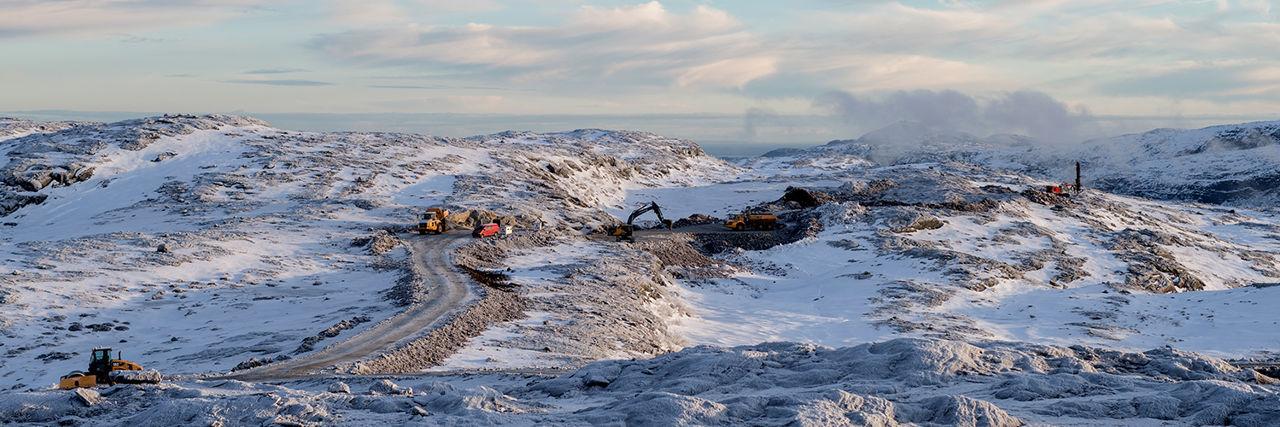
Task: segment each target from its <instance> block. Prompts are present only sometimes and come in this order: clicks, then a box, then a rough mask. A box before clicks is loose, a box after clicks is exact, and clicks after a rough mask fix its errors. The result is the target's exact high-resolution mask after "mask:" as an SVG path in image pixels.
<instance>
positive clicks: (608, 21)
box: [311, 1, 775, 87]
mask: <svg viewBox="0 0 1280 427" xmlns="http://www.w3.org/2000/svg"><path fill="white" fill-rule="evenodd" d="M311 46H312V47H314V48H316V49H318V50H320V51H323V52H324V53H326V54H327V55H329V56H330V57H332V58H335V59H338V60H342V61H345V62H350V63H356V64H364V65H371V66H409V67H423V66H440V67H459V68H465V69H470V70H474V71H475V72H476V73H480V74H483V75H486V76H489V77H491V78H498V79H503V80H507V81H515V82H523V83H544V84H547V83H549V84H555V83H557V82H563V81H567V80H573V81H575V82H576V83H592V84H596V83H600V82H611V83H619V82H624V83H628V84H634V83H640V84H645V83H648V84H653V83H658V84H669V83H677V84H679V85H681V86H711V87H737V86H741V85H743V84H745V83H746V82H749V81H751V80H753V79H755V78H759V77H761V76H764V75H768V74H770V73H772V72H774V63H775V60H774V59H773V58H772V57H770V56H768V55H766V54H758V52H760V51H762V50H763V49H762V46H761V44H760V43H759V41H758V40H756V38H755V37H754V36H752V35H751V34H750V33H748V32H747V31H745V28H744V27H743V26H742V24H741V23H740V22H738V21H737V20H736V19H734V18H733V17H732V16H730V15H729V14H728V13H727V12H725V11H723V10H719V9H715V8H711V7H708V6H697V7H695V8H693V9H692V10H690V11H688V12H687V13H676V12H672V11H669V10H667V8H665V7H664V6H663V5H662V4H661V3H658V2H656V1H655V2H649V3H644V4H639V5H634V6H620V7H595V6H583V7H581V8H580V9H578V10H577V11H576V12H575V13H573V14H572V15H571V16H570V17H569V18H568V19H566V20H565V21H564V22H562V23H560V25H558V26H550V27H523V26H522V27H517V26H494V25H484V24H468V25H465V26H460V27H439V26H396V27H391V28H384V29H366V30H353V31H348V32H342V33H335V34H325V35H321V36H319V37H317V38H316V39H315V40H313V42H312V43H311Z"/></svg>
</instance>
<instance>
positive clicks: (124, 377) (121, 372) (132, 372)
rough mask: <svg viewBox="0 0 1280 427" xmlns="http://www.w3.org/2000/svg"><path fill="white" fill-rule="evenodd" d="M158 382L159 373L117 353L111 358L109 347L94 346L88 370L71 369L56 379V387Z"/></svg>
mask: <svg viewBox="0 0 1280 427" xmlns="http://www.w3.org/2000/svg"><path fill="white" fill-rule="evenodd" d="M158 382H160V374H159V373H157V372H155V371H144V370H143V369H142V365H139V364H137V363H135V362H131V361H128V360H124V359H123V358H121V355H120V354H119V353H117V354H116V357H115V358H114V359H113V358H111V349H109V348H95V349H93V352H91V353H90V354H89V370H88V371H85V372H81V371H73V372H71V373H69V374H66V375H63V376H62V379H60V380H59V381H58V388H60V389H63V390H71V389H74V388H82V387H83V388H89V387H96V386H98V385H113V384H155V383H158Z"/></svg>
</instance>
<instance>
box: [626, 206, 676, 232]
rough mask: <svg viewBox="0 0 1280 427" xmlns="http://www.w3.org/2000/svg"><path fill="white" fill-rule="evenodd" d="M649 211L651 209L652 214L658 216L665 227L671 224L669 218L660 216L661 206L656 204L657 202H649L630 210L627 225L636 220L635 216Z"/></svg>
mask: <svg viewBox="0 0 1280 427" xmlns="http://www.w3.org/2000/svg"><path fill="white" fill-rule="evenodd" d="M649 211H653V214H654V215H657V216H658V221H661V222H662V225H664V226H666V227H667V229H670V228H671V224H672V223H671V220H669V219H667V218H666V217H664V216H662V206H658V202H649V204H647V205H644V206H642V207H641V208H640V209H636V210H635V211H634V212H631V216H629V217H627V225H632V224H634V223H635V221H636V218H638V217H640V215H644V214H645V213H648V212H649Z"/></svg>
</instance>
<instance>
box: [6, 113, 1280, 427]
mask: <svg viewBox="0 0 1280 427" xmlns="http://www.w3.org/2000/svg"><path fill="white" fill-rule="evenodd" d="M0 123H7V124H9V125H10V126H11V127H12V130H9V131H0V132H7V133H2V134H5V135H11V136H10V137H8V138H6V139H2V140H0V152H3V153H4V158H5V159H6V161H5V163H4V164H3V166H2V169H0V180H3V185H2V189H0V200H2V201H0V206H7V208H6V209H8V210H7V211H6V212H3V213H0V232H2V233H0V272H3V273H5V274H3V275H0V308H2V309H3V310H0V333H2V336H0V351H5V352H6V354H7V357H6V358H5V359H3V360H0V388H3V389H6V390H7V393H4V394H5V395H4V396H3V397H0V423H34V424H40V423H54V422H63V423H68V424H71V423H93V424H105V425H113V424H114V425H126V424H127V425H137V424H141V425H170V424H184V423H186V424H190V423H201V424H203V423H209V424H266V423H277V424H295V425H310V424H316V425H324V424H353V425H368V424H375V423H391V424H406V423H425V424H474V423H489V424H509V425H529V424H554V423H566V424H591V425H598V424H623V423H631V424H649V423H651V424H663V425H665V424H724V425H737V424H766V425H775V424H777V425H783V424H786V425H791V424H794V425H828V424H842V423H843V424H875V425H898V424H920V425H952V424H956V425H1010V426H1012V425H1024V424H1033V425H1039V424H1051V425H1132V424H1150V425H1158V424H1161V423H1180V424H1224V423H1228V422H1230V423H1238V424H1245V425H1272V424H1275V423H1276V422H1280V389H1277V386H1276V385H1275V384H1276V383H1277V380H1275V379H1273V378H1271V377H1269V376H1268V373H1269V374H1276V372H1274V371H1269V370H1267V369H1265V368H1258V370H1255V369H1253V368H1251V367H1249V366H1247V365H1243V364H1234V363H1229V362H1228V361H1226V360H1224V359H1251V360H1257V361H1264V362H1265V361H1268V360H1272V359H1274V358H1275V357H1276V354H1275V353H1274V349H1275V348H1276V346H1277V345H1280V332H1278V331H1280V328H1277V327H1276V326H1277V325H1280V313H1277V312H1276V311H1275V310H1269V309H1267V307H1270V306H1273V305H1275V304H1277V303H1280V286H1273V285H1271V284H1272V283H1274V282H1277V281H1280V255H1278V254H1280V225H1278V224H1280V218H1277V216H1276V213H1274V212H1271V211H1268V210H1265V209H1250V208H1241V207H1237V208H1230V207H1225V206H1219V205H1206V204H1197V203H1187V202H1181V201H1169V200H1159V199H1154V198H1142V197H1133V196H1130V195H1125V194H1117V193H1112V192H1109V191H1106V190H1105V189H1102V188H1101V187H1098V186H1096V185H1091V186H1090V188H1089V190H1088V191H1086V192H1084V193H1081V194H1074V195H1070V196H1060V195H1054V194H1048V193H1045V192H1044V191H1042V190H1043V188H1044V185H1045V184H1048V183H1050V182H1052V181H1056V180H1060V179H1061V178H1059V177H1056V176H1054V175H1053V174H1054V173H1056V172H1051V171H1056V170H1057V169H1058V163H1061V162H1063V161H1065V160H1062V159H1074V158H1076V157H1080V156H1082V155H1080V156H1076V155H1070V154H1063V153H1062V152H1053V153H1048V152H1046V153H1042V152H1040V150H1039V148H1037V147H1038V146H1037V145H1036V143H1035V142H1034V141H1030V140H1028V139H1026V138H1022V137H1016V136H992V137H975V136H972V135H964V134H954V133H948V132H942V131H938V130H934V129H928V128H926V127H921V126H918V125H914V124H908V123H904V124H899V125H896V126H894V127H891V128H888V129H884V130H882V131H879V132H874V133H872V134H868V135H866V136H864V137H862V138H859V139H857V140H851V141H833V142H832V143H830V144H827V145H824V146H821V147H816V148H813V149H808V150H798V151H794V150H788V151H785V152H776V153H771V154H770V155H768V156H764V157H760V158H756V159H747V160H743V161H740V162H735V163H734V164H729V163H726V162H724V161H721V160H718V159H715V158H712V157H710V156H707V155H706V154H705V153H703V152H702V150H701V149H700V148H699V147H698V146H697V145H696V144H695V143H692V142H689V141H684V140H678V139H672V138H665V137H661V136H657V135H652V134H647V133H641V132H628V131H604V130H577V131H571V132H559V133H529V132H515V131H512V132H503V133H499V134H494V135H485V136H477V137H471V138H437V137H429V136H421V135H406V134H385V133H314V132H292V131H285V130H280V129H275V128H272V127H271V126H270V125H268V124H266V123H264V122H261V121H259V120H256V119H251V118H243V117H229V116H163V117H152V118H145V119H138V120H130V121H125V122H119V123H111V124H93V123H73V124H57V125H39V124H32V123H30V122H21V121H7V122H0ZM40 126H46V127H45V128H40ZM1249 126H1253V125H1249ZM1267 126H1269V125H1265V124H1259V125H1257V126H1256V127H1253V128H1249V129H1253V130H1242V131H1239V132H1237V133H1231V132H1232V131H1231V129H1237V130H1238V129H1241V128H1239V127H1235V128H1230V127H1229V128H1223V129H1219V130H1213V131H1209V130H1205V131H1204V132H1203V133H1200V134H1195V133H1194V132H1191V131H1187V132H1190V133H1185V132H1182V131H1180V132H1173V133H1171V134H1169V135H1168V136H1166V137H1156V136H1148V137H1142V136H1127V137H1121V138H1119V139H1116V141H1114V142H1110V143H1107V144H1112V145H1116V146H1121V145H1125V144H1128V145H1143V144H1149V145H1151V147H1152V148H1151V149H1150V152H1149V153H1147V154H1132V153H1131V154H1126V155H1125V156H1127V157H1125V156H1121V155H1119V154H1117V155H1116V156H1114V157H1103V156H1101V155H1100V154H1099V155H1098V156H1097V157H1088V158H1084V160H1083V161H1084V162H1085V163H1086V164H1087V165H1090V166H1088V167H1087V169H1086V171H1088V172H1087V173H1088V175H1086V183H1091V182H1096V183H1105V182H1108V181H1106V179H1107V178H1106V175H1105V173H1109V172H1105V170H1107V169H1106V168H1102V167H1098V166H1094V165H1097V164H1099V163H1100V162H1103V161H1104V160H1105V161H1115V162H1117V163H1123V164H1126V165H1130V166H1133V165H1146V163H1143V162H1147V161H1148V157H1150V158H1152V159H1155V158H1162V159H1173V160H1177V161H1180V162H1181V161H1185V162H1187V163H1185V164H1183V166H1180V167H1191V166H1187V165H1193V164H1199V163H1197V162H1203V161H1207V160H1204V159H1212V158H1216V157H1212V156H1219V155H1220V156H1222V157H1221V158H1219V160H1215V161H1221V162H1229V160H1228V159H1229V158H1231V157H1232V156H1236V157H1239V156H1245V155H1249V156H1251V157H1263V156H1258V155H1257V153H1261V152H1266V150H1273V149H1274V147H1275V146H1276V145H1275V144H1274V143H1273V142H1269V141H1272V140H1270V139H1267V138H1269V137H1268V136H1266V135H1271V134H1270V133H1269V132H1270V131H1269V130H1268V129H1270V128H1268V127H1267ZM1241 132H1242V133H1241ZM1224 134H1231V135H1237V136H1238V137H1232V138H1234V139H1231V138H1228V139H1223V138H1225V137H1223V136H1222V135H1224ZM1215 138H1217V139H1215ZM1206 140H1212V141H1217V142H1211V143H1204V144H1197V143H1193V142H1194V141H1206ZM1162 141H1163V142H1162ZM1169 141H1172V142H1169ZM1090 143H1091V144H1099V143H1102V142H1097V141H1094V142H1090ZM922 147H923V148H922ZM1197 147H1201V148H1197ZM1252 150H1262V151H1252ZM1095 154H1096V153H1095ZM1199 156H1209V157H1199ZM1151 161H1153V162H1154V161H1155V160H1151ZM1266 161H1267V160H1266V159H1262V160H1258V161H1256V162H1253V161H1250V163H1249V165H1248V167H1242V168H1241V169H1233V170H1237V171H1239V173H1241V174H1243V175H1242V177H1252V176H1263V175H1264V173H1265V171H1262V170H1261V165H1263V164H1265V163H1266ZM1154 164H1155V163H1151V164H1150V165H1148V166H1144V167H1149V168H1151V169H1145V170H1140V169H1137V168H1131V169H1132V170H1138V171H1140V172H1135V174H1137V175H1135V176H1141V177H1143V178H1144V179H1149V180H1151V181H1150V182H1173V181H1172V180H1174V179H1180V178H1177V177H1164V176H1162V175H1159V174H1156V173H1155V169H1154V166H1153V165H1154ZM1179 164H1182V163H1179ZM1223 167H1227V166H1226V165H1224V166H1223ZM1231 167H1235V166H1231ZM1064 169H1065V167H1064ZM1095 171H1096V172H1095ZM1232 177H1234V176H1228V177H1227V178H1232ZM1091 179H1092V180H1093V181H1090V180H1091ZM1144 182H1146V181H1144ZM1208 182H1209V181H1195V183H1193V184H1190V185H1192V186H1200V185H1208ZM1187 188H1190V187H1187ZM1178 194H1184V195H1185V194H1189V193H1187V192H1186V191H1181V192H1175V193H1171V194H1170V195H1168V196H1167V197H1168V198H1175V199H1176V198H1179V197H1177V195H1178ZM1236 200H1240V201H1242V204H1243V203H1244V202H1245V201H1247V202H1248V203H1254V202H1257V201H1259V200H1263V199H1261V198H1257V197H1254V198H1248V199H1244V198H1241V199H1236ZM649 201H656V202H658V203H659V204H661V205H662V206H663V208H664V210H665V212H666V214H667V216H668V217H669V218H671V219H682V220H683V221H681V222H680V224H681V226H680V227H677V228H676V229H675V230H672V231H668V230H644V229H642V230H640V231H639V232H638V236H639V239H638V241H637V242H636V243H631V244H628V243H621V242H617V241H615V239H613V238H612V237H611V236H606V235H601V234H599V233H598V232H597V233H590V231H591V230H597V231H598V230H599V229H600V228H601V226H604V225H611V224H616V223H617V222H618V221H619V220H618V219H617V218H620V217H625V216H626V215H627V214H628V213H629V212H630V211H631V210H632V209H633V208H635V207H636V206H638V205H640V204H643V203H647V202H649ZM437 205H445V206H447V207H449V208H450V209H451V210H452V212H453V213H452V214H451V215H450V220H451V221H453V222H454V223H456V224H457V226H459V227H469V226H470V225H474V224H475V223H480V222H488V221H490V220H509V221H510V222H512V223H514V224H517V225H518V228H517V232H516V234H515V235H514V236H512V237H509V238H504V239H486V240H477V239H471V238H470V237H469V236H468V235H467V234H466V233H465V232H463V233H454V234H449V235H445V236H416V235H410V234H407V233H405V231H406V226H407V225H409V224H411V223H413V222H414V221H415V219H416V215H417V214H418V213H420V212H421V210H422V208H423V207H426V206H437ZM747 209H758V210H767V211H770V212H774V213H777V214H778V215H779V216H780V217H781V219H782V221H783V222H784V223H785V224H786V227H784V228H782V229H780V230H776V231H769V232H732V231H728V230H726V229H725V228H724V227H723V226H722V225H720V224H719V222H720V220H722V219H724V218H726V217H728V216H731V215H733V214H736V213H739V212H742V211H743V210H747ZM455 288H457V289H462V291H461V292H458V291H457V289H455ZM451 289H452V290H451ZM446 302H447V304H446ZM406 328H407V329H408V331H407V332H406V331H405V329H406ZM93 346H112V347H113V348H116V349H121V350H123V351H124V352H125V357H126V358H129V359H132V360H135V361H139V362H141V363H142V364H143V365H145V366H147V367H148V368H154V369H159V370H160V371H161V372H163V373H164V374H165V376H166V377H165V381H164V382H163V383H162V384H160V385H155V386H142V387H133V386H116V387H111V388H104V389H100V390H101V391H102V396H100V397H102V400H101V401H96V402H87V401H86V398H84V397H71V396H69V395H68V392H62V391H55V390H50V387H49V385H50V384H52V383H53V382H54V381H56V379H57V377H58V375H60V374H62V373H65V372H67V371H70V370H73V369H80V370H82V369H84V366H83V365H84V359H85V358H86V353H87V351H88V349H89V348H91V347H93Z"/></svg>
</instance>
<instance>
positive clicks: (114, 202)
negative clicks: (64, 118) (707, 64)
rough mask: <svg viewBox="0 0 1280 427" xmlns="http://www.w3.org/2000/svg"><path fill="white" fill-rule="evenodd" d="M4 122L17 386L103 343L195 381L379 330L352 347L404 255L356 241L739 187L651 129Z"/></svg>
mask: <svg viewBox="0 0 1280 427" xmlns="http://www.w3.org/2000/svg"><path fill="white" fill-rule="evenodd" d="M4 124H6V125H8V126H13V127H12V128H6V129H8V130H6V131H4V132H5V134H6V135H10V136H12V137H11V138H8V139H5V140H3V141H0V150H3V151H4V153H6V154H5V157H4V159H6V160H5V163H4V164H3V165H0V177H2V178H0V179H2V181H3V184H2V185H0V206H5V207H6V209H5V211H3V212H0V223H2V225H0V271H3V272H4V273H5V274H4V275H2V276H0V296H2V297H0V299H2V300H3V307H4V310H3V311H0V328H3V333H4V335H3V337H2V338H0V344H2V345H3V348H4V349H5V350H4V351H5V352H6V353H7V354H8V357H7V358H6V359H5V360H3V361H0V384H3V386H2V387H3V388H21V387H28V386H44V385H46V384H49V383H52V382H53V381H54V380H56V379H57V376H58V375H61V374H63V373H65V372H68V371H71V370H73V369H77V368H78V369H84V368H83V366H82V365H83V364H84V362H83V359H84V358H85V357H86V356H85V355H86V354H88V353H87V352H88V350H89V348H91V347H93V346H100V345H113V346H115V347H116V348H118V349H122V350H124V351H125V354H126V355H127V356H131V357H132V358H133V359H134V360H136V361H140V362H143V364H144V366H147V367H151V368H158V369H161V370H163V371H165V372H167V373H193V372H208V371H226V370H228V369H230V368H231V367H233V366H235V365H237V364H239V363H240V362H243V361H245V360H247V359H250V358H271V357H277V356H281V355H284V356H289V355H296V354H295V353H294V349H295V348H297V347H299V345H300V343H301V342H302V340H303V339H304V338H306V337H308V336H312V335H314V334H316V333H317V332H320V331H321V330H325V329H326V328H328V327H330V326H331V325H337V324H340V323H341V322H343V321H347V320H350V319H353V318H360V317H362V316H365V317H368V318H369V319H370V321H367V322H364V323H362V324H360V325H359V326H357V327H354V328H352V329H349V330H346V331H344V332H342V335H341V336H340V337H338V339H341V338H342V337H346V336H349V335H350V334H353V333H358V332H360V331H361V330H363V329H365V328H368V327H369V326H371V325H373V324H376V323H377V322H378V321H379V320H381V319H384V318H387V317H388V316H391V315H392V314H394V313H395V312H396V304H397V301H396V300H394V299H388V298H389V297H384V296H383V295H384V294H385V293H387V292H391V291H392V288H393V287H394V285H395V284H396V283H397V282H398V281H401V276H402V275H404V274H406V273H405V267H403V263H404V262H405V261H404V259H405V257H407V256H408V255H407V254H406V253H405V252H404V250H395V251H392V252H390V253H387V254H375V253H370V252H369V251H367V250H366V249H365V248H363V247H352V245H351V243H350V242H352V241H353V240H357V239H362V238H365V239H366V240H367V237H368V236H369V235H370V230H373V229H382V228H393V229H394V228H396V227H400V228H403V227H404V226H406V225H408V224H411V223H413V222H414V221H415V220H416V219H415V218H416V215H418V213H419V212H420V211H421V209H423V208H425V207H427V206H435V205H448V206H453V207H454V208H455V211H456V212H461V213H462V214H463V216H462V219H463V220H466V218H467V217H466V216H465V214H466V213H467V212H470V211H472V210H475V211H476V212H478V213H483V214H489V215H492V214H493V213H499V214H501V215H506V216H512V217H515V218H516V219H517V220H518V222H519V223H521V224H522V225H525V226H527V227H531V228H536V227H541V226H551V225H561V226H565V227H567V228H570V229H572V228H577V227H581V226H584V225H595V224H597V223H599V222H601V221H605V220H607V215H606V214H604V213H603V212H602V211H600V210H599V209H596V208H595V206H597V205H599V204H607V203H618V202H620V201H621V200H622V198H623V197H624V195H625V190H626V189H627V188H632V187H644V186H654V185H691V184H697V183H700V182H709V180H710V179H711V178H710V177H715V176H723V175H732V174H734V173H735V170H734V168H732V167H731V166H729V165H726V164H724V163H723V162H720V161H719V160H716V159H714V158H712V157H709V156H707V155H705V154H704V153H702V151H701V150H700V149H698V147H697V146H696V145H695V144H693V143H690V142H687V141H680V140H675V139H668V138H662V137H658V136H655V135H651V134H644V133H638V132H612V131H600V130H588V131H575V132H566V133H555V134H533V133H504V134H498V135H491V136H481V137H475V138H468V139H447V138H435V137H426V136H417V135H401V134H364V133H328V134H326V133H309V132H291V131H284V130H279V129H274V128H271V127H269V125H267V124H266V123H265V122H261V121H258V120H255V119H250V118H242V117H229V116H198V117H197V116H164V117H152V118H145V119H137V120H129V121H124V122H118V123H110V124H93V123H84V124H69V125H66V126H63V125H57V126H51V127H46V128H44V129H43V130H42V131H40V132H36V131H33V130H32V129H40V128H39V127H38V126H34V127H33V126H32V125H31V124H30V123H29V122H22V121H7V122H4ZM268 313H269V314H270V316H269V317H268V319H269V320H268V321H266V322H264V321H263V320H264V319H263V316H264V315H265V314H268ZM135 349H136V350H135ZM131 353H132V354H131Z"/></svg>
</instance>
